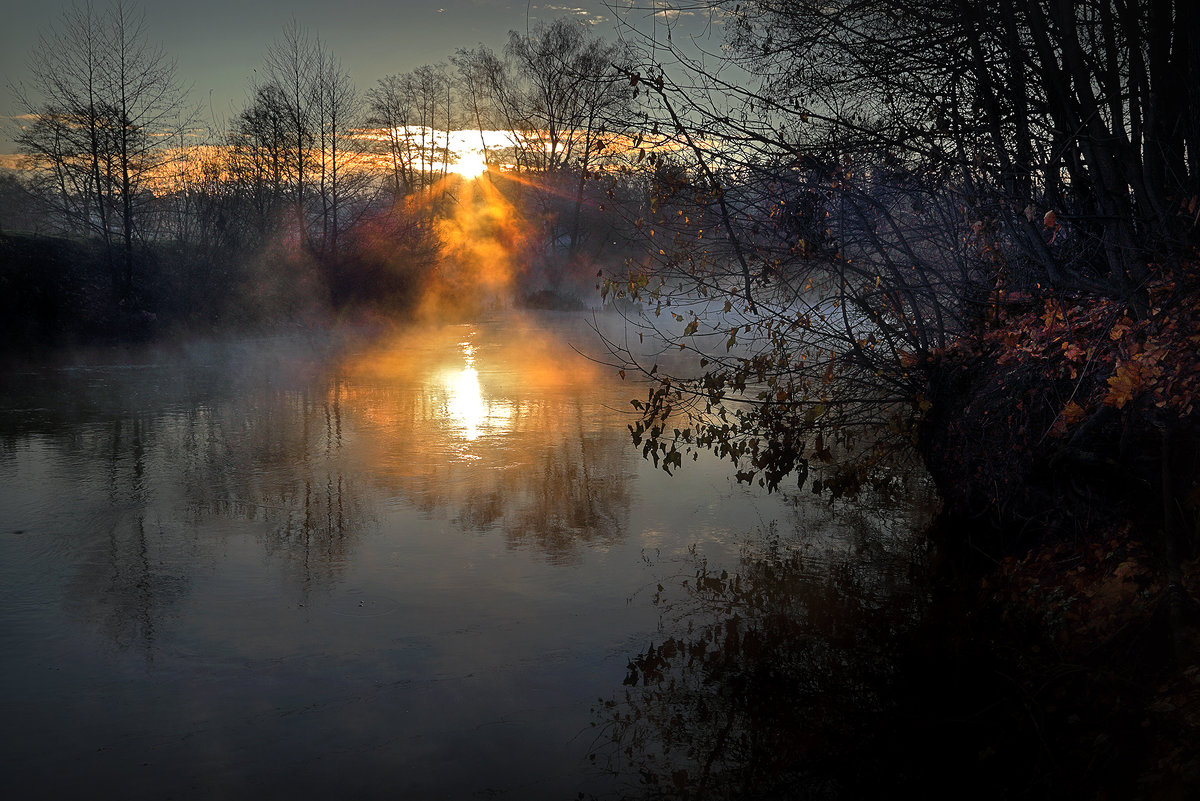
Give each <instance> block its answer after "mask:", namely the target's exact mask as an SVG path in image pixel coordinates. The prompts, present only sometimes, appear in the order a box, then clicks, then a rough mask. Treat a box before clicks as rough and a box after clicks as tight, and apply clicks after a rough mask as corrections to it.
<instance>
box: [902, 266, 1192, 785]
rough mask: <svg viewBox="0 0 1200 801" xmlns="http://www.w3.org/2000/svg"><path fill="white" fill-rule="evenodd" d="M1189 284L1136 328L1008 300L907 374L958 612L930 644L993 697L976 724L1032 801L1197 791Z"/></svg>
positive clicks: (1161, 290) (1179, 285) (983, 758)
mask: <svg viewBox="0 0 1200 801" xmlns="http://www.w3.org/2000/svg"><path fill="white" fill-rule="evenodd" d="M1195 284H1196V280H1195V276H1194V275H1186V274H1179V275H1176V276H1174V277H1173V278H1171V279H1170V280H1164V281H1161V282H1159V283H1158V284H1156V285H1155V286H1153V287H1151V290H1150V292H1149V301H1150V303H1149V308H1148V309H1145V310H1143V312H1142V314H1140V315H1135V314H1134V313H1133V312H1132V310H1131V309H1129V308H1127V307H1125V306H1124V305H1122V304H1119V303H1116V302H1113V301H1106V300H1088V301H1083V300H1078V299H1069V298H1061V297H1047V298H1043V299H1040V300H1039V301H1038V302H1037V303H1032V302H1029V301H1026V302H1024V304H1023V305H1022V307H1020V308H1019V310H1018V311H1014V312H1004V311H1001V313H1000V315H999V316H998V318H997V319H996V320H995V321H994V322H993V324H992V325H991V327H990V328H989V329H988V330H987V332H986V333H984V334H982V335H980V336H979V337H978V338H977V339H975V340H974V341H963V342H960V343H959V344H958V345H957V346H955V347H954V348H952V349H949V350H948V351H946V352H944V353H941V354H938V355H937V357H936V358H935V360H933V361H932V362H931V363H930V364H927V365H926V369H927V371H928V374H929V376H930V392H929V396H928V397H929V398H930V400H931V402H932V407H931V409H930V413H929V414H928V415H927V416H926V418H925V420H924V422H923V427H922V432H921V450H922V452H923V455H924V457H925V461H926V463H927V465H928V466H929V469H930V472H931V473H932V475H933V476H934V478H935V480H936V482H937V484H938V486H939V490H940V492H941V494H942V496H943V498H944V500H945V504H946V510H947V514H946V517H945V519H944V520H943V521H942V523H941V524H940V525H939V526H938V527H937V528H936V529H935V531H934V532H933V538H934V540H935V541H936V543H937V544H938V547H939V549H940V550H941V551H942V552H943V553H944V555H945V558H946V561H947V563H948V564H949V565H950V567H949V568H948V569H949V570H950V571H951V573H953V583H954V584H955V585H956V586H957V589H956V590H955V592H957V593H958V594H959V597H958V598H957V599H956V600H955V601H954V603H956V604H958V605H960V606H961V608H962V609H963V610H964V612H963V614H962V615H961V617H960V619H959V620H958V621H957V623H956V624H955V626H953V627H952V628H951V630H948V631H946V632H944V633H942V634H939V637H942V638H943V639H945V641H946V642H947V643H954V642H958V643H959V646H958V647H960V648H961V649H963V650H964V652H969V656H968V658H967V659H966V663H967V664H977V665H980V666H981V667H982V669H983V670H984V672H990V673H992V674H993V675H991V676H990V678H988V677H982V676H981V677H980V681H981V682H987V681H992V682H997V686H998V687H1001V688H1003V696H1002V697H1003V698H1004V703H1003V705H1001V706H998V707H996V708H995V709H994V710H992V711H991V712H989V713H987V714H985V715H984V719H990V720H992V722H993V725H996V726H997V727H1005V728H1007V729H1008V730H1011V731H1014V732H1023V734H1022V735H1021V737H1022V738H1024V739H1026V740H1027V743H1026V744H1023V745H1020V746H1015V747H1014V749H1013V750H1014V753H1020V754H1021V760H1020V762H1021V763H1022V764H1021V766H1020V769H1021V774H1020V775H1023V776H1027V777H1029V781H1030V782H1031V784H1030V785H1029V789H1028V791H1027V792H1028V793H1032V794H1033V795H1036V796H1041V795H1047V796H1050V795H1054V796H1055V797H1061V794H1062V793H1067V794H1068V795H1069V796H1070V797H1078V798H1154V799H1159V798H1190V797H1194V795H1193V794H1194V791H1195V788H1196V787H1197V786H1200V757H1197V754H1200V604H1197V602H1196V599H1197V598H1200V559H1198V558H1197V556H1198V552H1200V413H1198V407H1200V402H1198V401H1200V355H1198V354H1200V348H1198V347H1197V345H1198V344H1200V309H1198V307H1200V304H1198V303H1197V301H1196V298H1197V297H1200V295H1197V293H1196V291H1195ZM989 666H991V667H989ZM1003 721H1007V723H1004V722H1003ZM1029 744H1032V746H1033V747H1028V745H1029ZM977 756H978V763H979V765H978V766H979V769H980V771H984V764H985V763H987V762H988V761H993V762H1002V761H1003V760H1004V758H1005V755H1004V754H1003V753H1002V751H993V752H989V753H981V754H979V755H977ZM1017 768H1018V766H1017V765H1016V764H1009V765H1007V766H1004V767H1003V769H1002V770H1000V771H999V774H998V775H1001V774H1007V773H1009V772H1011V771H1015V770H1017ZM1026 797H1030V796H1029V795H1027V796H1026Z"/></svg>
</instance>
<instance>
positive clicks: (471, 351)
mask: <svg viewBox="0 0 1200 801" xmlns="http://www.w3.org/2000/svg"><path fill="white" fill-rule="evenodd" d="M473 334H474V332H472V335H473ZM459 349H460V350H461V352H462V356H463V361H464V363H465V366H464V367H463V369H462V370H460V371H458V372H455V373H451V374H449V375H448V376H447V380H446V390H447V394H448V399H447V403H446V411H447V413H448V416H449V418H450V420H451V422H452V423H453V424H454V427H455V430H454V433H455V434H456V435H458V436H459V437H461V438H463V439H465V440H467V441H468V442H474V441H475V440H477V439H479V437H480V436H481V435H483V434H485V433H487V434H501V433H504V432H505V431H506V430H507V428H508V424H509V420H510V419H511V418H512V414H513V407H512V404H511V403H508V402H505V401H501V400H497V399H495V398H488V397H486V396H485V395H484V392H483V387H482V386H481V385H480V383H479V371H478V370H476V369H475V355H476V353H477V349H476V347H475V345H474V344H472V342H471V341H470V340H469V339H468V340H466V341H464V342H460V343H459Z"/></svg>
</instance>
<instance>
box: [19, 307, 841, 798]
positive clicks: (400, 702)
mask: <svg viewBox="0 0 1200 801" xmlns="http://www.w3.org/2000/svg"><path fill="white" fill-rule="evenodd" d="M578 350H583V351H585V352H598V350H597V349H596V345H595V343H594V341H593V334H592V332H591V330H590V329H589V328H588V326H587V325H586V324H584V322H583V321H582V320H578V319H574V318H569V317H560V316H553V315H547V316H545V317H542V318H539V319H536V320H528V319H523V318H517V317H498V318H496V319H492V320H489V321H485V322H481V323H477V324H471V325H450V326H440V327H433V328H423V329H419V330H412V331H407V332H398V333H394V334H388V335H381V336H378V337H374V338H371V339H363V340H360V339H350V338H345V337H342V338H338V337H333V336H329V335H320V336H317V335H298V336H295V337H275V338H268V339H258V340H239V341H232V342H208V343H203V344H196V343H193V344H190V345H186V346H176V347H170V348H154V349H151V348H147V349H142V350H120V351H100V352H92V353H89V354H80V355H78V356H76V357H73V358H71V359H67V360H63V361H61V362H58V363H55V364H49V365H40V366H36V367H23V368H13V369H10V370H9V371H7V372H6V373H5V374H4V376H3V379H2V382H0V704H2V708H3V710H4V718H5V720H6V725H5V727H4V734H3V749H4V752H5V763H6V768H5V770H4V771H3V778H0V791H2V792H3V793H4V795H5V797H10V798H11V797H81V796H85V795H95V794H97V793H99V794H100V795H104V796H116V795H120V796H121V797H123V798H164V797H258V798H266V797H279V796H285V795H286V796H305V797H329V798H332V797H342V798H351V797H353V798H375V797H388V798H434V797H439V798H470V797H488V798H492V797H501V798H520V799H538V798H573V797H575V795H576V793H578V792H580V791H586V792H588V793H595V794H597V795H604V794H605V793H607V792H611V791H613V789H614V788H615V787H617V786H624V785H621V784H620V782H621V781H623V780H622V779H620V778H619V777H618V779H613V777H611V776H608V775H606V774H603V773H601V772H600V771H598V770H597V769H596V768H595V767H593V763H592V762H591V761H590V760H589V759H588V758H587V757H588V755H589V752H590V751H591V750H592V748H593V746H594V744H595V742H596V733H595V730H594V729H593V728H592V724H593V723H595V722H596V718H595V715H594V713H593V712H592V709H593V707H594V706H595V705H596V703H597V700H598V699H601V698H608V697H610V696H612V695H613V694H614V692H615V691H616V690H617V689H618V688H619V687H620V686H621V682H622V679H623V678H624V677H625V675H626V667H627V665H628V663H629V660H630V659H631V657H632V656H633V655H634V654H637V653H639V652H640V651H641V650H642V649H644V648H645V647H646V646H647V644H648V643H649V642H650V641H651V640H652V639H653V638H654V637H655V636H656V632H657V630H658V627H659V623H660V621H659V618H658V610H656V609H655V608H654V607H653V606H652V604H650V603H649V599H648V596H649V595H651V594H653V592H654V588H655V587H656V586H657V585H658V584H659V582H660V581H661V580H662V578H663V575H664V570H666V571H669V570H670V569H671V567H670V566H671V565H672V564H673V562H674V560H677V559H694V558H695V556H694V555H693V554H695V553H699V554H702V555H703V556H705V557H706V558H710V559H712V560H714V561H715V562H717V563H719V562H720V561H721V560H727V561H729V560H733V559H734V558H735V556H736V554H737V553H738V549H739V547H740V546H741V545H742V544H744V543H745V542H746V540H747V538H753V537H754V536H756V535H757V534H761V533H762V532H764V531H768V530H774V531H778V530H780V529H783V530H787V531H796V530H797V529H803V530H804V532H805V536H806V538H807V539H806V541H807V542H809V543H810V544H816V545H818V546H819V547H820V548H822V549H826V550H830V551H838V550H839V549H841V550H846V549H853V548H854V547H855V544H854V536H853V532H852V531H851V530H850V529H852V528H853V527H850V528H847V527H846V526H844V525H841V524H839V523H837V521H834V520H831V519H826V518H823V517H822V515H824V514H825V512H823V511H822V508H823V507H821V505H819V504H817V505H814V504H812V503H806V502H801V501H797V500H796V499H793V498H788V497H787V496H779V495H774V496H769V497H768V496H764V495H762V494H761V493H757V492H754V491H751V490H749V489H746V488H744V487H740V486H738V485H736V484H734V483H732V482H731V480H730V478H729V472H730V471H729V470H728V468H727V466H726V465H723V464H720V463H715V462H712V461H710V460H704V459H702V460H701V461H700V462H697V463H694V464H689V465H686V466H685V470H684V472H683V474H682V475H681V476H677V477H674V478H672V477H669V476H666V475H664V474H663V473H662V472H661V471H657V470H655V469H654V468H653V466H652V465H650V464H649V463H647V462H645V461H643V460H642V459H641V458H640V455H639V454H638V452H637V451H636V450H635V449H634V448H633V447H632V446H631V443H630V439H629V434H628V432H627V430H626V428H625V426H626V424H627V423H628V410H629V405H628V399H629V398H630V397H633V396H635V395H637V394H641V392H642V391H641V390H639V389H638V388H636V387H632V386H631V385H630V384H628V383H623V382H621V381H620V380H619V379H617V378H616V377H615V376H614V375H613V374H612V372H611V371H610V370H607V369H606V368H603V367H600V366H598V365H597V364H595V363H594V362H592V361H589V360H588V359H586V358H584V356H582V355H580V353H579V352H577V351H578ZM664 565H665V566H666V567H665V568H664ZM614 782H617V784H614ZM14 793H15V794H14Z"/></svg>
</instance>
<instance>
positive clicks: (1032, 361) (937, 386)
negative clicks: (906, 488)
mask: <svg viewBox="0 0 1200 801" xmlns="http://www.w3.org/2000/svg"><path fill="white" fill-rule="evenodd" d="M1160 274H1161V275H1162V277H1161V278H1160V280H1158V281H1156V282H1154V283H1152V284H1151V285H1149V286H1148V288H1147V293H1146V297H1147V299H1148V301H1149V304H1150V308H1149V310H1148V313H1147V315H1146V316H1144V317H1142V318H1140V319H1138V318H1135V316H1134V313H1133V311H1132V309H1131V308H1130V306H1129V304H1125V303H1121V302H1117V301H1113V300H1109V299H1103V298H1070V297H1063V296H1061V295H1055V294H1050V295H1044V296H1041V297H1038V298H1037V299H1034V298H1033V297H1029V296H1024V297H1017V298H1015V299H1014V298H1013V297H1012V296H1007V297H997V300H998V301H999V305H998V306H997V307H996V316H995V318H994V319H993V321H992V323H991V327H990V328H989V329H988V330H987V331H986V332H985V333H983V334H982V335H981V336H979V337H977V338H974V339H969V340H968V339H963V340H960V341H958V342H956V343H955V344H954V345H953V346H952V347H950V348H948V349H946V350H945V351H940V352H936V353H933V354H931V356H930V362H929V366H928V367H927V369H928V371H929V372H930V374H931V376H932V378H931V387H930V390H929V392H930V399H931V401H932V404H933V407H932V409H931V412H930V414H929V415H928V419H926V420H925V421H924V423H923V435H924V437H925V441H924V447H923V450H924V451H925V452H926V453H927V454H928V458H927V462H928V463H929V464H930V466H931V468H932V469H933V471H934V474H935V475H936V476H939V477H940V479H941V484H942V485H943V487H944V492H945V494H946V497H947V501H948V503H949V504H950V506H951V507H952V508H955V509H956V510H958V511H960V512H963V513H968V514H981V513H983V512H984V510H987V514H988V515H989V516H991V517H992V518H994V519H1007V520H1009V521H1021V520H1029V519H1030V518H1032V517H1038V516H1041V517H1042V518H1043V521H1044V522H1049V519H1050V518H1046V517H1045V515H1047V514H1049V513H1051V511H1052V510H1053V511H1054V514H1053V515H1052V517H1053V518H1054V519H1059V520H1062V519H1065V518H1069V517H1071V516H1072V515H1073V516H1074V517H1075V520H1076V522H1077V523H1078V524H1081V525H1088V521H1095V522H1100V521H1103V520H1105V518H1107V517H1108V516H1110V515H1111V514H1112V512H1113V504H1115V503H1117V502H1118V501H1119V499H1121V498H1126V499H1127V502H1130V503H1133V504H1135V505H1136V506H1137V507H1138V509H1140V511H1135V509H1134V508H1132V507H1131V508H1129V509H1126V510H1125V514H1132V515H1134V516H1135V517H1136V518H1138V519H1143V520H1144V519H1146V518H1147V517H1149V521H1158V518H1160V517H1161V513H1160V512H1159V511H1157V510H1159V509H1161V502H1160V501H1157V500H1156V498H1155V492H1152V491H1151V488H1156V492H1157V493H1158V494H1160V495H1161V494H1162V493H1164V492H1165V493H1166V495H1167V496H1168V497H1171V498H1173V499H1175V500H1172V501H1171V503H1172V504H1176V503H1178V504H1185V502H1186V499H1187V498H1189V497H1190V496H1191V494H1192V493H1194V492H1195V491H1196V490H1195V487H1196V485H1197V480H1198V477H1197V476H1198V474H1197V465H1196V464H1195V463H1194V460H1191V459H1190V458H1189V455H1188V451H1189V445H1188V443H1191V442H1194V441H1195V439H1196V436H1197V430H1198V428H1200V410H1198V408H1197V406H1198V403H1197V401H1198V399H1200V398H1198V394H1197V393H1198V392H1200V358H1198V357H1197V353H1198V351H1197V344H1200V334H1198V333H1197V332H1200V305H1198V304H1197V301H1196V298H1197V297H1198V295H1197V292H1196V289H1195V282H1196V275H1195V272H1194V268H1192V267H1191V266H1189V265H1183V266H1181V267H1180V268H1179V269H1178V270H1176V271H1172V272H1169V273H1167V272H1160ZM1172 441H1173V442H1174V446H1173V447H1168V445H1169V443H1171V442H1172ZM1164 469H1165V470H1166V471H1167V472H1166V474H1164V473H1163V470H1164ZM1164 481H1165V482H1166V485H1165V486H1164ZM1138 487H1141V488H1142V489H1137V488H1138ZM1180 508H1181V510H1183V507H1182V506H1181V507H1180ZM1185 514H1188V515H1191V514H1193V512H1186V511H1185ZM1149 521H1147V522H1149ZM1159 524H1161V522H1159Z"/></svg>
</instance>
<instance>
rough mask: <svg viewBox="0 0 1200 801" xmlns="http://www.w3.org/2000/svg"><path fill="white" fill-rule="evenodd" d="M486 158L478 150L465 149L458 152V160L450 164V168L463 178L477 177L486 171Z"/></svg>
mask: <svg viewBox="0 0 1200 801" xmlns="http://www.w3.org/2000/svg"><path fill="white" fill-rule="evenodd" d="M487 168H488V167H487V160H486V159H485V158H484V157H483V152H482V151H480V150H467V151H464V152H462V153H460V154H459V156H458V161H456V162H455V163H454V164H452V165H450V169H452V170H454V172H456V173H458V174H459V175H461V176H462V177H463V178H478V177H479V176H480V175H483V173H485V172H487Z"/></svg>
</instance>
